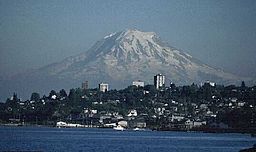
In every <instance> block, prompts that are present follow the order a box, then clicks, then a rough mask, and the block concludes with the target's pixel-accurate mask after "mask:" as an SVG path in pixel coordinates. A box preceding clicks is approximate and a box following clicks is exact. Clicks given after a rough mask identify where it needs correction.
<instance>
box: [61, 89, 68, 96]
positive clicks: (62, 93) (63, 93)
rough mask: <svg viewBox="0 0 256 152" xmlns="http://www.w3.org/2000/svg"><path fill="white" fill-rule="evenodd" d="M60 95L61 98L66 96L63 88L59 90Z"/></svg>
mask: <svg viewBox="0 0 256 152" xmlns="http://www.w3.org/2000/svg"><path fill="white" fill-rule="evenodd" d="M60 97H61V98H62V97H67V93H66V91H65V90H64V89H61V90H60Z"/></svg>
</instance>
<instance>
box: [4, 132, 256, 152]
mask: <svg viewBox="0 0 256 152" xmlns="http://www.w3.org/2000/svg"><path fill="white" fill-rule="evenodd" d="M0 135H1V138H0V151H15V150H19V151H25V150H26V151H27V150H29V151H87V152H88V151H89V152H94V151H95V152H103V151H104V152H106V151H109V152H119V151H122V152H141V151H147V152H160V151H161V152H170V151H173V152H204V151H207V152H238V151H239V150H241V149H243V148H249V147H252V145H253V144H255V143H256V138H252V137H251V136H250V135H248V134H211V133H200V132H161V131H114V130H112V129H101V128H47V127H0Z"/></svg>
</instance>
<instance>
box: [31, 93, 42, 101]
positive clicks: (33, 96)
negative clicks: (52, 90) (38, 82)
mask: <svg viewBox="0 0 256 152" xmlns="http://www.w3.org/2000/svg"><path fill="white" fill-rule="evenodd" d="M39 100H40V94H39V93H37V92H33V93H32V94H31V97H30V101H39Z"/></svg>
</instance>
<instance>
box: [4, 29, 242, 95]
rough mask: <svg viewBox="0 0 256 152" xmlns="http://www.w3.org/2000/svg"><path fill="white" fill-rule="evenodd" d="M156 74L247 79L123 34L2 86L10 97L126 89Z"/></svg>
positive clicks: (183, 79)
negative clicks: (83, 88)
mask: <svg viewBox="0 0 256 152" xmlns="http://www.w3.org/2000/svg"><path fill="white" fill-rule="evenodd" d="M157 73H161V74H164V75H165V76H166V78H167V80H168V82H173V83H175V84H178V85H184V84H191V83H193V82H194V83H198V84H199V83H201V82H205V81H206V80H209V81H213V82H216V83H219V84H229V83H237V82H239V83H240V82H241V81H242V79H241V78H240V77H238V76H235V75H233V74H230V73H227V72H224V71H222V70H220V69H216V68H213V67H211V66H208V65H206V64H204V63H202V62H201V61H199V60H197V59H195V58H194V57H192V56H191V55H189V54H187V53H185V52H183V51H182V50H179V49H176V48H174V47H172V46H169V45H168V44H167V43H165V42H163V41H162V40H161V39H160V38H159V37H158V36H157V35H156V34H155V33H153V32H142V31H139V30H124V31H121V32H116V33H112V34H110V35H108V36H105V37H104V38H102V39H101V40H99V41H98V42H96V43H95V44H94V45H93V46H92V47H91V48H90V49H89V50H88V51H85V52H83V53H81V54H79V55H76V56H72V57H68V58H66V59H64V60H63V61H61V62H58V63H54V64H51V65H48V66H45V67H42V68H40V69H37V70H34V71H32V72H30V73H28V74H21V75H19V76H16V77H13V78H12V80H11V81H2V82H1V83H2V84H3V83H7V82H9V83H11V84H9V86H10V88H9V90H8V91H9V92H6V93H10V92H14V91H16V92H17V93H19V92H23V93H25V94H27V95H30V93H31V92H32V91H38V92H43V93H45V92H49V91H50V90H51V89H61V88H71V87H79V86H80V84H81V83H82V82H83V81H85V80H88V81H89V86H90V87H96V86H97V84H98V83H100V82H107V83H109V84H110V88H123V87H126V86H128V85H131V82H132V81H134V80H142V81H144V82H145V83H146V84H153V76H154V75H155V74H157ZM243 80H244V79H243ZM168 82H167V83H168ZM17 84H19V85H17ZM167 85H168V84H167ZM19 86H24V87H22V88H20V87H19ZM3 89H4V88H1V91H2V90H3ZM5 89H6V88H5ZM21 94H22V93H21Z"/></svg>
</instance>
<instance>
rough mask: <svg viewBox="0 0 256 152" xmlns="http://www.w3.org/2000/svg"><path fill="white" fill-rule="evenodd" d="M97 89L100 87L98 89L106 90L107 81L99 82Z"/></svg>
mask: <svg viewBox="0 0 256 152" xmlns="http://www.w3.org/2000/svg"><path fill="white" fill-rule="evenodd" d="M99 89H100V91H102V92H106V91H108V84H107V83H100V84H99Z"/></svg>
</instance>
